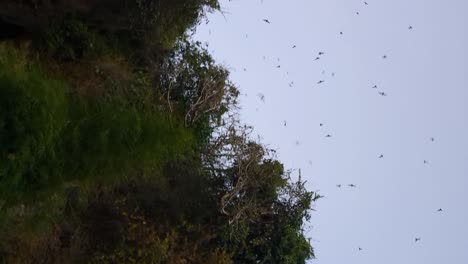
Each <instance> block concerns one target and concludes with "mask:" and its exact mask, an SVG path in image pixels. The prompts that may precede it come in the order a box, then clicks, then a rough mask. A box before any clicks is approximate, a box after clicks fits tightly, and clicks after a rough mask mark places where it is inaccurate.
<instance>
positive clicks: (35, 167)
mask: <svg viewBox="0 0 468 264" xmlns="http://www.w3.org/2000/svg"><path fill="white" fill-rule="evenodd" d="M67 114H68V106H67V102H66V96H65V85H64V84H63V83H61V82H59V81H56V80H53V79H51V78H48V77H45V76H44V73H43V72H41V71H40V70H38V69H37V68H35V67H30V66H29V65H28V64H27V63H26V58H25V56H24V54H23V53H22V52H20V51H17V50H15V49H11V48H7V47H6V46H3V45H2V46H0V146H1V148H0V193H2V194H3V195H2V197H0V200H1V199H5V198H6V196H8V194H10V193H12V192H13V191H14V190H18V189H22V188H25V187H26V186H30V185H35V184H37V183H39V182H41V181H42V180H44V179H40V178H39V175H47V174H48V173H49V172H50V170H53V169H52V168H48V167H47V165H46V164H47V163H48V162H49V160H50V158H52V159H53V158H55V157H56V154H57V153H56V149H55V145H56V142H57V141H58V140H59V138H60V137H61V135H62V132H63V131H64V129H65V128H66V127H67V125H68V121H67Z"/></svg>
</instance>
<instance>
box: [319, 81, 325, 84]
mask: <svg viewBox="0 0 468 264" xmlns="http://www.w3.org/2000/svg"><path fill="white" fill-rule="evenodd" d="M324 82H325V81H324V80H320V81H318V82H317V84H321V83H324Z"/></svg>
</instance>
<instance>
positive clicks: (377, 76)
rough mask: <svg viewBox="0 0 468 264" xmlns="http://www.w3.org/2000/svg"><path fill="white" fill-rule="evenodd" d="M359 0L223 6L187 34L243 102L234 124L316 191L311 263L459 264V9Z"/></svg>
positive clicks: (466, 167) (466, 229) (465, 84)
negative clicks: (205, 47)
mask: <svg viewBox="0 0 468 264" xmlns="http://www.w3.org/2000/svg"><path fill="white" fill-rule="evenodd" d="M367 2H368V3H369V5H367V6H366V5H364V1H357V0H356V1H355V0H288V1H286V0H264V1H261V0H233V1H231V2H229V1H222V7H223V11H224V16H223V15H221V14H220V13H216V14H212V15H210V16H209V18H210V23H209V24H207V25H201V26H200V27H199V29H198V32H197V35H196V38H197V39H199V40H201V41H204V42H208V43H209V49H210V50H212V51H213V54H214V57H215V58H216V59H217V60H218V62H221V63H223V64H224V65H226V66H227V67H228V68H229V69H230V70H231V79H232V80H233V81H234V82H235V83H236V84H237V85H238V86H239V87H240V89H241V91H242V92H243V93H244V94H247V96H245V97H242V98H241V99H242V100H241V105H242V107H243V110H242V118H243V121H245V122H247V123H249V124H252V125H254V127H255V132H256V133H258V134H260V135H262V137H263V141H264V142H265V143H268V144H269V145H270V146H271V147H273V148H277V149H278V151H279V157H280V159H281V160H282V161H283V162H284V163H285V165H286V167H288V168H301V169H302V174H303V176H304V177H305V178H306V179H307V180H308V187H309V189H310V190H320V193H321V194H323V195H325V196H326V198H324V199H322V200H320V202H319V203H318V204H317V206H316V209H317V211H316V212H314V213H313V217H312V220H311V223H310V224H311V225H312V226H313V229H312V230H311V231H310V232H309V234H310V235H311V236H312V238H313V241H312V243H313V246H314V248H315V250H316V255H317V259H316V260H313V261H312V263H318V264H337V263H351V264H354V263H356V264H357V263H359V264H376V263H379V264H394V263H411V264H436V263H437V264H440V263H450V264H466V263H468V251H467V250H466V247H467V246H468V224H467V223H468V207H467V205H466V202H467V201H468V192H467V191H466V189H467V188H468V174H467V173H468V119H467V115H468V105H467V104H466V102H467V101H468V67H467V66H468V51H467V48H468V16H467V15H466V14H467V13H468V1H466V0H443V1H441V0H368V1H367ZM356 12H359V15H357V14H356ZM262 19H268V20H269V21H270V22H271V24H267V23H265V22H263V21H262ZM410 25H411V26H412V27H413V29H412V30H409V29H408V27H409V26H410ZM340 31H342V32H343V35H340V34H339V32H340ZM293 45H296V46H297V47H296V48H295V49H293V48H292V46H293ZM320 51H323V52H325V54H324V55H323V56H320V57H321V58H320V60H317V61H315V60H314V59H315V58H316V57H317V54H318V52H320ZM383 55H387V56H388V57H387V59H382V56H383ZM264 56H265V59H264ZM278 58H279V61H278ZM277 65H281V68H276V66H277ZM244 68H246V71H244ZM332 73H334V74H335V75H334V76H332ZM319 80H323V81H325V82H324V83H322V84H320V85H317V82H318V81H319ZM291 82H294V84H293V85H292V87H290V86H289V84H290V83H291ZM374 85H377V86H378V89H373V88H372V86H374ZM378 92H385V93H386V94H387V96H385V97H384V96H380V95H379V94H378ZM258 93H261V94H264V95H265V103H263V102H261V101H260V99H259V98H258V96H257V94H258ZM256 109H258V111H257V110H256ZM283 120H287V127H284V126H283ZM320 123H323V124H324V126H323V127H320V126H319V124H320ZM327 134H331V135H332V137H331V138H326V137H325V135H327ZM431 137H434V138H435V141H434V142H432V141H431V140H430V138H431ZM296 140H297V141H299V142H300V145H299V146H297V145H296ZM381 154H383V155H384V158H383V159H379V156H380V155H381ZM424 160H427V161H428V164H424ZM309 161H312V164H309ZM349 183H354V184H356V185H357V188H349V187H347V184H349ZM336 184H342V185H343V186H342V187H341V188H337V187H336V186H335V185H336ZM440 207H441V208H443V210H444V211H443V212H442V213H438V212H436V210H437V209H438V208H440ZM415 237H421V241H419V242H418V243H415V242H414V239H415ZM358 247H362V248H363V250H362V251H358Z"/></svg>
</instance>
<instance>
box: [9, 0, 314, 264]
mask: <svg viewBox="0 0 468 264" xmlns="http://www.w3.org/2000/svg"><path fill="white" fill-rule="evenodd" d="M219 8H220V7H219V4H218V2H217V1H216V0H121V1H116V0H112V1H111V0H86V1H85V0H73V1H52V0H50V1H47V0H44V1H42V0H24V1H16V0H5V1H1V2H0V237H1V238H2V239H0V263H170V264H172V263H174V264H183V263H203V264H210V263H213V264H214V263H220V264H223V263H226V264H227V263H247V264H249V263H252V264H253V263H305V261H306V260H307V259H309V258H312V257H313V256H314V254H313V250H312V247H311V245H310V243H309V240H308V239H307V238H306V236H305V234H304V229H303V228H304V221H306V220H309V218H310V209H311V205H312V204H313V202H314V201H315V200H316V199H317V198H319V195H318V194H316V193H313V192H309V191H307V190H306V189H305V187H304V182H302V181H301V180H300V179H299V181H293V180H291V178H290V172H289V171H287V170H285V169H284V167H283V165H282V164H281V163H280V162H279V161H278V160H277V159H276V157H275V153H274V151H272V150H270V149H268V148H266V147H265V146H263V145H262V144H261V143H259V142H256V141H254V140H252V139H251V137H250V131H251V127H248V126H246V125H243V124H242V123H241V122H240V121H239V119H238V112H237V110H238V105H237V98H238V95H239V91H238V89H237V87H236V86H235V85H233V84H232V83H231V82H230V81H229V72H228V71H227V69H226V68H224V67H223V66H222V65H219V64H217V63H216V62H215V61H214V60H213V58H212V57H211V55H210V54H209V53H208V51H207V49H206V47H205V46H204V45H203V44H201V43H199V42H194V41H193V40H191V38H190V32H191V31H192V30H193V29H194V27H195V26H196V25H197V24H198V23H200V22H201V21H202V20H203V19H204V18H205V15H206V13H207V12H213V11H216V10H219Z"/></svg>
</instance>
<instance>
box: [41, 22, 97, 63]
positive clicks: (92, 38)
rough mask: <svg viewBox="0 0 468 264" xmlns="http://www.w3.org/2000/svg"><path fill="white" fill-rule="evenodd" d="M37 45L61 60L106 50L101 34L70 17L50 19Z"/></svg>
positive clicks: (78, 57)
mask: <svg viewBox="0 0 468 264" xmlns="http://www.w3.org/2000/svg"><path fill="white" fill-rule="evenodd" d="M37 45H39V47H42V48H43V49H45V51H46V52H49V53H51V54H52V55H53V56H54V57H55V58H57V59H59V60H62V61H70V60H77V59H82V58H83V57H88V56H92V55H96V54H102V53H104V51H105V50H106V45H105V43H104V40H103V38H102V37H101V36H99V35H98V34H96V33H94V32H93V31H92V30H91V29H90V28H89V26H87V25H86V24H85V23H84V22H82V21H80V20H79V19H77V18H71V17H65V18H58V19H56V20H52V21H51V23H50V25H49V27H47V29H46V30H45V32H44V33H43V34H41V36H40V37H39V38H38V43H37Z"/></svg>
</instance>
